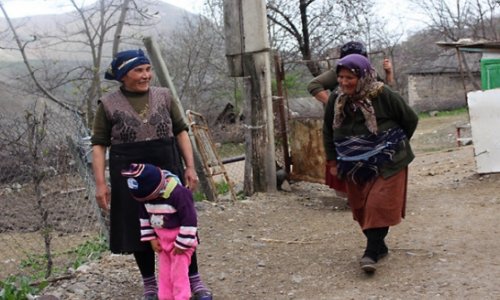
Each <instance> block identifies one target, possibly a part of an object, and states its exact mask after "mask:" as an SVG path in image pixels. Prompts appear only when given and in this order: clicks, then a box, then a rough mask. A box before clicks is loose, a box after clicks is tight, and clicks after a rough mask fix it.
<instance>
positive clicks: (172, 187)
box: [121, 164, 198, 300]
mask: <svg viewBox="0 0 500 300" xmlns="http://www.w3.org/2000/svg"><path fill="white" fill-rule="evenodd" d="M121 174H122V175H123V176H124V177H127V178H128V179H127V185H128V188H129V190H130V192H131V194H132V197H133V198H134V199H136V200H137V201H139V202H140V205H141V206H140V208H139V219H140V224H141V241H149V242H150V243H151V246H152V248H153V250H154V251H155V252H157V253H158V259H159V267H158V269H159V275H158V280H159V287H158V297H159V299H160V300H164V299H176V300H177V299H179V300H188V299H189V298H190V297H191V289H190V286H189V278H188V267H189V264H190V262H191V255H192V254H193V251H194V249H195V248H196V246H197V245H198V240H197V235H196V230H197V228H196V226H197V218H196V211H195V208H194V201H193V195H192V193H191V191H190V190H189V189H187V188H185V187H184V186H182V184H181V182H180V180H179V178H178V177H177V176H176V175H174V174H172V173H170V172H169V171H166V170H161V169H160V168H158V167H156V166H154V165H151V164H131V165H130V166H129V168H128V169H126V170H122V172H121Z"/></svg>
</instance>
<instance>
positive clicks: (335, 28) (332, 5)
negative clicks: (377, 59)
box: [267, 0, 373, 76]
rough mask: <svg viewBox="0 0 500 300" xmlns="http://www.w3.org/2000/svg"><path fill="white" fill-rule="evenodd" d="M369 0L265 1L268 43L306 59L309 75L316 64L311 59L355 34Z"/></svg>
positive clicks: (316, 68) (314, 71) (316, 72)
mask: <svg viewBox="0 0 500 300" xmlns="http://www.w3.org/2000/svg"><path fill="white" fill-rule="evenodd" d="M372 4H373V1H371V0H367V1H352V0H337V1H321V0H291V1H290V0H271V1H268V3H267V8H268V19H269V20H270V26H272V28H270V32H271V34H272V35H273V36H272V37H271V42H272V44H273V45H272V46H273V47H275V48H277V49H279V50H280V51H282V52H288V53H289V54H292V55H294V56H295V58H296V59H302V60H304V61H305V62H306V65H307V68H308V69H309V71H310V73H311V74H312V75H313V76H317V75H319V73H320V72H321V71H320V67H319V64H318V62H316V61H313V58H318V57H321V56H323V55H325V54H326V51H327V50H328V49H329V48H332V46H333V45H335V44H336V43H337V44H338V43H339V42H341V41H343V40H345V39H348V38H352V37H358V35H359V34H360V33H361V32H362V31H363V29H364V27H365V23H364V18H363V16H364V15H366V14H367V13H368V12H369V10H370V7H371V6H372Z"/></svg>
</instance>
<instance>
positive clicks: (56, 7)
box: [2, 0, 203, 18]
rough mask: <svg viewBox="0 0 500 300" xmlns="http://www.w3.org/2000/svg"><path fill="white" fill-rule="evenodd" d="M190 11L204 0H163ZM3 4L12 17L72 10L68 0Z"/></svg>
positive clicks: (19, 0) (23, 0)
mask: <svg viewBox="0 0 500 300" xmlns="http://www.w3.org/2000/svg"><path fill="white" fill-rule="evenodd" d="M161 1H163V2H167V3H170V4H172V5H175V6H178V7H181V8H184V9H186V10H189V11H200V10H201V7H202V5H203V0H161ZM79 2H80V3H85V2H87V3H91V2H93V0H79ZM2 4H3V6H4V8H5V10H6V11H7V13H8V14H9V17H10V18H17V17H24V16H31V15H40V14H54V13H64V12H68V11H71V10H72V7H71V5H70V4H69V1H68V0H2Z"/></svg>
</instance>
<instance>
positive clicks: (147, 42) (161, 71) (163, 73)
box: [143, 37, 217, 201]
mask: <svg viewBox="0 0 500 300" xmlns="http://www.w3.org/2000/svg"><path fill="white" fill-rule="evenodd" d="M143 41H144V46H146V49H147V51H148V54H149V58H150V59H151V64H152V65H153V66H154V68H155V73H156V77H157V78H158V80H159V81H160V85H161V86H163V87H167V88H169V89H170V91H171V92H172V96H173V98H174V99H173V102H172V105H177V106H178V107H179V108H180V109H179V111H180V112H181V114H182V117H183V118H184V120H186V122H187V118H186V113H185V111H184V109H183V108H182V103H181V101H180V100H179V97H178V96H177V91H176V90H175V86H174V83H173V81H172V78H171V77H170V74H169V72H168V68H167V65H166V64H165V61H164V60H163V58H162V56H161V52H160V48H159V47H158V44H157V43H156V42H155V41H154V40H153V39H152V38H151V37H146V38H144V40H143ZM189 139H190V140H191V146H192V147H193V156H194V163H195V168H196V173H197V174H198V177H199V180H200V186H201V190H202V191H203V193H204V194H205V196H207V199H208V201H216V200H217V194H216V192H215V191H214V190H213V189H212V188H211V186H210V184H209V183H208V180H207V178H206V177H205V176H204V175H203V174H205V172H204V171H203V163H202V161H201V156H200V152H199V151H198V148H197V147H196V141H195V139H194V136H193V133H192V132H189Z"/></svg>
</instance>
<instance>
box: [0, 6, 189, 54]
mask: <svg viewBox="0 0 500 300" xmlns="http://www.w3.org/2000/svg"><path fill="white" fill-rule="evenodd" d="M145 8H147V11H148V13H150V14H153V15H154V16H153V17H152V18H151V19H149V20H148V22H149V23H150V24H149V25H148V26H144V27H134V28H131V27H130V26H125V28H124V31H123V36H124V40H123V41H122V44H121V48H131V47H143V44H142V38H144V37H146V36H152V37H153V38H158V37H160V36H167V37H168V36H169V35H170V34H171V33H172V31H173V30H174V29H179V27H181V28H182V26H183V24H184V23H185V20H186V19H191V20H195V19H196V15H195V14H192V13H190V12H188V11H186V10H184V9H181V8H178V7H176V6H173V5H171V4H168V3H164V2H160V1H157V3H156V4H154V5H149V6H147V7H145ZM116 16H118V14H116ZM131 17H132V11H129V18H128V19H127V22H132V19H131ZM12 22H13V24H14V25H15V27H16V28H17V29H16V30H17V33H18V35H19V36H20V37H21V39H22V40H23V41H25V42H26V41H32V40H33V39H35V41H34V42H30V43H29V44H28V47H27V48H26V49H27V54H28V56H29V58H30V59H33V60H37V59H41V60H46V59H56V60H72V61H74V60H89V59H90V58H91V56H90V48H89V47H87V46H85V45H83V44H81V43H71V42H69V38H67V37H65V36H67V34H68V32H69V33H72V34H71V36H70V39H71V40H86V38H85V36H84V34H83V31H82V25H81V24H82V22H81V19H80V18H79V17H78V15H77V14H76V12H69V13H64V14H54V15H39V16H30V17H23V18H15V19H12ZM0 25H1V28H8V27H7V22H6V20H5V18H3V17H2V18H0ZM9 33H10V32H9ZM113 34H114V29H113V30H112V31H111V32H109V33H108V36H109V38H108V43H107V44H106V45H105V46H104V53H105V55H109V56H111V47H112V45H111V40H112V38H113ZM47 37H49V38H47ZM63 37H65V38H64V39H63ZM0 39H2V38H1V37H0ZM0 45H1V46H0V61H18V60H21V59H22V58H21V55H20V53H19V51H18V50H9V49H17V45H16V44H15V42H14V39H13V38H12V37H9V38H5V37H4V38H3V40H0Z"/></svg>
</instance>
